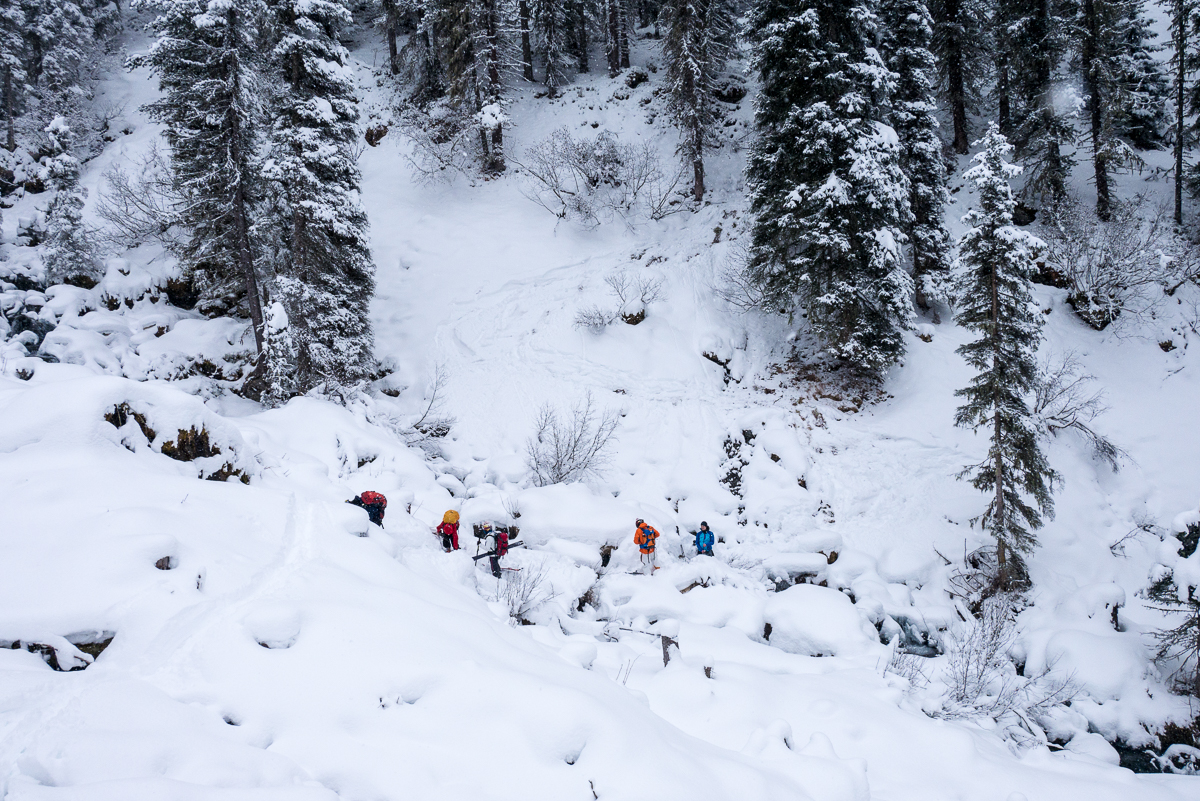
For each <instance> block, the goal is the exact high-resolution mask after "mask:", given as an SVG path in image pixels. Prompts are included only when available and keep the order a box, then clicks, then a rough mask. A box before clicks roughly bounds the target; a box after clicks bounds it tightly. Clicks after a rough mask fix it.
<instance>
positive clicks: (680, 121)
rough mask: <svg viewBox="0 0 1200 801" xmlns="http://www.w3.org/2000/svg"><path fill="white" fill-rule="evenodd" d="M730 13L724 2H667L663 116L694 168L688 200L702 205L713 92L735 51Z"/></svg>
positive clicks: (663, 22)
mask: <svg viewBox="0 0 1200 801" xmlns="http://www.w3.org/2000/svg"><path fill="white" fill-rule="evenodd" d="M733 17H734V12H733V7H732V6H731V5H730V4H729V2H728V0H665V2H664V3H663V5H662V11H661V12H660V14H659V22H660V24H661V26H662V30H663V31H664V34H665V35H664V39H663V46H662V53H663V59H664V60H665V61H666V89H667V103H666V109H667V113H668V114H670V115H671V118H672V119H673V120H674V122H675V126H676V127H677V128H679V131H680V134H681V139H680V144H679V148H678V152H679V155H680V156H682V157H683V160H684V162H685V163H688V164H690V165H691V167H692V197H693V198H694V199H695V200H696V202H697V203H698V202H700V201H701V200H703V199H704V149H705V148H706V147H708V146H710V145H711V144H712V142H713V129H714V128H715V126H716V122H717V120H716V116H715V114H714V111H715V106H716V104H717V99H716V97H714V89H715V85H716V82H717V79H718V78H719V77H720V74H721V71H722V70H724V69H725V62H726V61H727V60H728V59H729V55H730V53H731V52H732V49H733V42H734V19H733Z"/></svg>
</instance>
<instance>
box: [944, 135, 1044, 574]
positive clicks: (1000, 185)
mask: <svg viewBox="0 0 1200 801" xmlns="http://www.w3.org/2000/svg"><path fill="white" fill-rule="evenodd" d="M975 144H976V146H977V147H980V148H981V151H980V152H979V153H978V154H977V155H976V156H975V158H974V162H975V164H974V166H972V167H971V169H969V170H968V171H967V172H966V175H965V177H966V179H967V180H969V181H971V182H972V183H974V184H975V186H976V188H977V189H978V192H979V207H978V208H976V209H972V210H971V211H970V212H969V213H968V214H967V215H966V216H965V217H964V218H963V222H965V223H966V224H967V225H969V226H970V229H969V230H968V231H967V232H966V233H964V234H963V236H962V238H961V239H960V240H959V243H958V251H959V255H958V260H957V262H956V265H955V266H956V270H957V271H958V273H959V275H958V286H957V291H956V297H957V298H958V300H959V307H958V321H959V323H960V324H961V325H962V326H963V327H965V328H967V329H969V330H970V331H972V332H974V333H976V334H978V339H976V340H974V341H972V342H969V343H967V344H965V345H963V346H961V347H959V348H958V353H959V354H960V355H961V356H962V357H963V358H964V359H965V360H966V362H967V364H969V365H971V366H972V367H974V368H975V369H976V370H978V373H977V374H976V375H975V377H974V378H973V379H971V384H970V386H968V387H965V388H963V389H960V390H958V391H957V392H955V395H957V396H958V397H961V398H963V399H964V403H963V405H962V406H960V407H959V408H958V410H957V411H956V413H955V416H954V422H955V425H958V426H962V427H966V428H971V429H974V430H978V429H980V428H984V427H986V430H987V431H988V435H989V437H990V445H989V448H988V455H987V458H986V459H984V460H983V461H982V462H980V463H979V464H977V465H973V466H971V467H968V468H966V469H965V470H964V471H963V472H962V473H961V474H960V475H959V477H960V478H964V477H967V476H969V477H970V480H971V484H972V485H973V486H974V487H975V488H976V489H978V490H980V491H982V492H985V493H987V494H988V495H989V496H990V500H989V502H988V505H987V508H986V510H984V512H983V514H982V515H980V518H979V519H980V520H981V521H982V523H983V528H984V529H986V530H987V531H988V532H989V533H990V534H991V535H992V537H994V538H995V540H996V555H997V562H998V564H999V570H1000V572H999V576H998V585H999V586H998V589H1009V588H1010V587H1011V586H1012V585H1013V583H1014V582H1015V581H1018V580H1020V579H1021V578H1022V577H1023V575H1024V570H1023V567H1022V565H1023V562H1022V558H1021V555H1022V554H1026V553H1029V552H1030V551H1031V550H1032V549H1033V547H1034V546H1035V545H1036V544H1037V539H1036V537H1035V535H1034V534H1033V532H1034V531H1035V530H1037V529H1039V528H1041V527H1042V522H1043V517H1046V516H1052V515H1053V510H1054V505H1053V498H1052V497H1051V489H1052V486H1053V483H1054V481H1055V480H1056V478H1057V476H1056V474H1055V473H1054V471H1053V470H1051V469H1050V466H1049V464H1048V463H1047V462H1046V457H1045V456H1044V455H1043V454H1042V451H1041V448H1040V446H1039V442H1038V433H1037V426H1036V424H1035V422H1034V420H1033V419H1032V414H1031V412H1030V409H1029V406H1028V403H1027V401H1026V398H1027V397H1028V395H1029V394H1030V393H1031V392H1032V391H1033V390H1034V389H1035V385H1036V381H1037V376H1038V369H1037V359H1036V354H1037V347H1038V343H1039V342H1040V341H1041V337H1042V319H1041V316H1040V315H1039V314H1038V313H1037V312H1036V310H1035V309H1034V308H1033V305H1032V295H1031V288H1030V287H1031V284H1030V275H1031V274H1032V271H1033V269H1034V257H1035V255H1036V253H1037V252H1038V251H1040V250H1041V249H1042V248H1044V244H1043V243H1042V242H1041V241H1040V240H1038V239H1037V238H1036V237H1034V236H1032V235H1031V234H1028V233H1026V232H1024V231H1021V230H1019V229H1017V228H1015V227H1014V226H1013V224H1012V213H1013V208H1014V207H1015V206H1016V202H1015V200H1014V199H1013V194H1012V189H1011V188H1010V186H1009V183H1008V181H1009V178H1010V177H1011V176H1013V175H1016V174H1018V173H1019V172H1020V168H1019V167H1017V166H1015V165H1013V164H1010V163H1008V161H1007V160H1006V159H1007V156H1008V154H1009V153H1010V152H1011V151H1012V147H1011V146H1010V145H1009V144H1008V142H1007V140H1006V139H1005V138H1004V136H1003V134H1001V133H1000V129H999V127H998V126H996V125H992V126H991V128H990V129H989V130H988V132H987V135H986V136H984V138H983V139H982V140H980V141H979V142H976V143H975Z"/></svg>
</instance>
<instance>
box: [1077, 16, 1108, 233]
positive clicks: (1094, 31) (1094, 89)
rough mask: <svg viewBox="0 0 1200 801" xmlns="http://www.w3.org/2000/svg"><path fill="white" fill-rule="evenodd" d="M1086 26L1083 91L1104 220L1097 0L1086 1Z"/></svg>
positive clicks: (1104, 169) (1104, 163)
mask: <svg viewBox="0 0 1200 801" xmlns="http://www.w3.org/2000/svg"><path fill="white" fill-rule="evenodd" d="M1083 18H1084V25H1085V28H1086V31H1085V34H1084V39H1083V47H1082V49H1081V52H1080V60H1081V64H1080V66H1081V67H1082V71H1083V90H1084V91H1085V92H1086V93H1087V95H1088V99H1087V103H1088V119H1089V123H1090V125H1091V129H1092V130H1091V135H1092V167H1093V169H1094V170H1095V173H1096V216H1097V217H1099V218H1100V219H1101V220H1105V221H1107V220H1109V219H1110V218H1111V217H1112V213H1111V211H1110V204H1111V198H1110V196H1109V189H1108V156H1107V154H1106V153H1105V151H1104V105H1103V98H1101V97H1100V82H1099V80H1098V78H1099V71H1100V64H1099V59H1098V58H1097V56H1098V53H1097V50H1098V48H1099V45H1100V21H1099V19H1097V17H1096V2H1095V0H1083Z"/></svg>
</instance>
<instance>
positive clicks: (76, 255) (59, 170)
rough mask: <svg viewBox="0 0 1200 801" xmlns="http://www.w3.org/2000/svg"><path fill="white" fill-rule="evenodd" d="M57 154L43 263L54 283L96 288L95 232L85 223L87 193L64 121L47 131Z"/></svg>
mask: <svg viewBox="0 0 1200 801" xmlns="http://www.w3.org/2000/svg"><path fill="white" fill-rule="evenodd" d="M46 133H47V134H48V135H49V137H50V141H51V143H52V146H53V148H54V152H53V153H52V154H51V155H50V156H49V158H47V159H46V162H45V166H44V168H43V169H44V174H45V176H46V178H45V180H46V183H47V184H48V185H49V186H50V187H51V188H52V189H54V190H55V194H54V199H53V200H51V201H50V207H49V208H48V209H47V210H46V249H45V251H44V252H43V254H42V261H43V263H44V264H45V267H46V278H47V280H48V281H49V282H50V283H54V284H61V283H64V282H65V281H67V280H72V281H74V282H75V283H79V282H80V281H81V280H82V281H84V282H85V285H86V284H87V283H91V284H95V282H96V281H98V280H99V279H100V277H101V272H100V270H99V263H98V260H97V258H96V249H95V245H94V243H93V242H92V236H91V231H90V230H89V229H88V227H87V225H86V224H85V223H84V221H83V204H84V194H83V189H82V188H81V187H80V185H79V159H77V158H75V157H74V156H73V155H71V142H72V136H71V129H70V127H69V126H68V125H67V121H66V120H65V119H63V118H62V117H55V118H54V120H53V121H52V122H51V123H50V125H49V127H47V128H46Z"/></svg>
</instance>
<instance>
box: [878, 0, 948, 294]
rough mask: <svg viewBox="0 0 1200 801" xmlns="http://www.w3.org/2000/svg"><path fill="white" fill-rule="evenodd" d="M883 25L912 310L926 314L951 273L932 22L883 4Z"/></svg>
mask: <svg viewBox="0 0 1200 801" xmlns="http://www.w3.org/2000/svg"><path fill="white" fill-rule="evenodd" d="M882 24H883V29H884V35H883V52H884V54H885V58H886V60H887V66H888V69H890V70H891V71H892V72H893V73H895V74H896V75H897V76H898V78H897V81H896V88H895V89H894V90H893V91H892V96H891V116H890V117H889V121H890V122H891V124H892V127H893V128H894V129H895V131H896V135H897V137H899V139H900V167H901V169H902V170H903V171H904V174H905V175H906V176H908V181H909V194H908V204H909V211H910V212H911V214H910V218H909V223H908V226H907V230H906V233H907V234H908V242H909V247H910V248H911V250H912V263H913V280H914V283H915V284H916V300H917V305H918V306H920V307H921V308H922V309H925V308H928V307H929V302H930V300H933V299H939V298H940V299H944V298H945V297H946V291H945V287H944V284H945V282H946V277H947V274H948V272H949V269H950V255H949V252H950V235H949V234H948V233H947V232H946V223H945V209H946V202H947V199H948V197H949V195H948V193H947V192H946V169H945V166H944V165H943V163H942V141H941V139H940V138H939V136H938V121H937V104H936V100H935V97H934V76H935V75H936V69H937V64H936V61H935V59H934V57H933V53H932V52H930V49H929V47H930V41H931V39H932V37H933V21H932V19H931V18H930V16H929V11H928V10H927V9H926V8H925V4H924V3H923V2H922V0H885V2H884V4H883V8H882Z"/></svg>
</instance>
